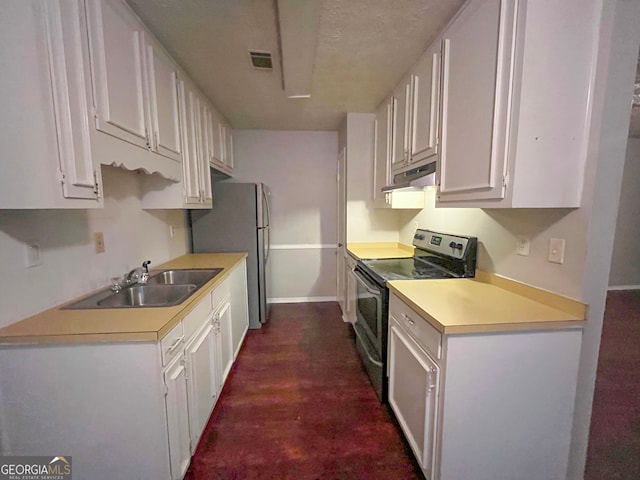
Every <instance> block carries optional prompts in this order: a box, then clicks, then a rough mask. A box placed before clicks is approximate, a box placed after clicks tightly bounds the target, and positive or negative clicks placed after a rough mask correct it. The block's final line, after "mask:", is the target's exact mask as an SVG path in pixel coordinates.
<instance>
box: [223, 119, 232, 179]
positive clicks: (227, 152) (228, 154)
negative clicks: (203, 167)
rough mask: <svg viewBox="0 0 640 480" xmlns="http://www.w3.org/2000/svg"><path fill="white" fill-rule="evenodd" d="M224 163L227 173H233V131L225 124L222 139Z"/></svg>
mask: <svg viewBox="0 0 640 480" xmlns="http://www.w3.org/2000/svg"><path fill="white" fill-rule="evenodd" d="M224 164H225V166H226V167H227V172H228V173H229V174H231V173H233V131H232V130H231V127H230V126H228V125H227V127H226V131H225V139H224Z"/></svg>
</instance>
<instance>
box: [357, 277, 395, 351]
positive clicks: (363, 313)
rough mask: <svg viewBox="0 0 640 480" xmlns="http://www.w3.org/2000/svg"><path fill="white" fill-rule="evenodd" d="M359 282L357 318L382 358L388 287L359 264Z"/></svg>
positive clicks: (370, 342) (369, 341)
mask: <svg viewBox="0 0 640 480" xmlns="http://www.w3.org/2000/svg"><path fill="white" fill-rule="evenodd" d="M354 273H355V276H356V279H357V280H358V282H357V294H356V318H357V322H356V323H357V324H359V325H360V326H361V327H362V330H363V333H365V335H366V337H367V340H368V343H369V344H370V345H371V346H373V347H374V349H375V353H376V356H377V357H378V358H382V343H383V337H384V333H385V332H384V325H383V323H384V322H383V315H384V314H385V312H384V310H385V297H386V290H387V287H386V286H384V285H378V284H377V283H376V282H375V280H374V279H373V278H371V277H370V276H369V274H367V272H365V271H364V270H362V268H360V266H359V265H356V268H355V269H354Z"/></svg>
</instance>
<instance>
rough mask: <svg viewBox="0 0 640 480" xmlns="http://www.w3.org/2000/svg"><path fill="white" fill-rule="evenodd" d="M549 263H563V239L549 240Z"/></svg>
mask: <svg viewBox="0 0 640 480" xmlns="http://www.w3.org/2000/svg"><path fill="white" fill-rule="evenodd" d="M548 260H549V261H550V262H551V263H564V238H550V239H549V258H548Z"/></svg>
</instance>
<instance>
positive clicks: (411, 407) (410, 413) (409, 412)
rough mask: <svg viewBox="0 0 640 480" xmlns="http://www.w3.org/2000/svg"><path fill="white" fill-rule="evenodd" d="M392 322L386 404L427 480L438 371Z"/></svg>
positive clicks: (431, 447) (430, 471)
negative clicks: (394, 416) (389, 407)
mask: <svg viewBox="0 0 640 480" xmlns="http://www.w3.org/2000/svg"><path fill="white" fill-rule="evenodd" d="M394 323H395V322H392V323H391V325H390V330H389V404H390V405H391V408H392V409H393V412H394V413H395V415H396V418H397V419H398V422H399V423H400V426H401V427H402V431H403V432H404V434H405V436H406V438H407V440H408V441H409V445H411V449H412V450H413V453H414V454H415V456H416V458H417V459H418V462H419V463H420V467H421V468H422V470H423V472H424V473H425V476H426V478H427V479H428V480H431V479H432V478H433V466H434V462H433V459H434V452H435V432H436V429H435V426H436V421H437V417H436V414H437V412H436V408H437V397H438V375H439V369H438V366H437V365H436V363H435V362H434V361H433V360H432V359H431V358H430V357H429V355H427V354H426V353H425V352H424V351H423V350H422V349H421V348H420V347H419V346H418V344H417V343H416V342H415V341H414V340H412V339H411V338H410V337H409V336H408V335H407V334H406V333H405V332H404V331H402V330H401V328H400V327H399V326H398V325H397V324H394Z"/></svg>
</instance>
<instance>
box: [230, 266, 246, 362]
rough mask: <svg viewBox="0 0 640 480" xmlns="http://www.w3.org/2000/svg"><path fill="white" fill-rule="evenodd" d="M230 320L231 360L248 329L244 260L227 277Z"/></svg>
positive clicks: (235, 356)
mask: <svg viewBox="0 0 640 480" xmlns="http://www.w3.org/2000/svg"><path fill="white" fill-rule="evenodd" d="M228 281H229V282H230V285H229V291H230V301H231V320H232V321H233V332H232V335H231V336H232V340H233V358H234V359H235V358H237V356H238V352H239V351H240V347H241V346H242V341H243V340H244V337H245V335H246V334H247V330H248V329H249V303H248V293H247V264H246V260H245V261H243V262H242V263H241V264H240V265H238V266H237V267H236V268H234V269H233V271H232V272H231V274H230V275H229V280H228Z"/></svg>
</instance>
